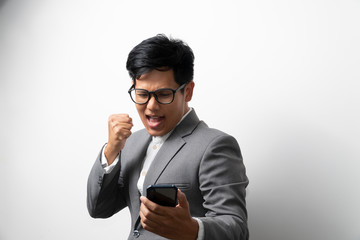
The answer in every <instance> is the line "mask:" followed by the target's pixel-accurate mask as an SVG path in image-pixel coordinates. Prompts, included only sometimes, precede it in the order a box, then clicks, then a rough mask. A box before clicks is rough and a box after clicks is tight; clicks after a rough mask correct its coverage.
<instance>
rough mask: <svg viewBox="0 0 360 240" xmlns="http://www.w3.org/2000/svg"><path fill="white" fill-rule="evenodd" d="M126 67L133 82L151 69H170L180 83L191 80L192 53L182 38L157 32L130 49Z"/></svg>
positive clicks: (192, 73) (192, 68) (192, 71)
mask: <svg viewBox="0 0 360 240" xmlns="http://www.w3.org/2000/svg"><path fill="white" fill-rule="evenodd" d="M126 69H127V70H128V72H129V75H130V77H131V78H132V80H133V81H134V82H135V81H136V79H138V78H140V76H141V75H143V74H145V73H148V72H150V71H151V70H154V69H156V70H159V71H167V70H170V69H172V70H173V72H174V79H175V81H176V82H177V83H178V84H179V85H182V84H184V83H188V82H191V81H192V80H193V77H194V54H193V51H192V50H191V48H190V47H189V46H188V45H187V44H186V43H184V42H183V41H182V40H180V39H173V38H168V37H166V36H165V35H164V34H158V35H156V36H155V37H151V38H149V39H146V40H144V41H142V42H141V43H140V44H138V45H137V46H135V47H134V48H133V49H132V50H131V52H130V53H129V56H128V59H127V62H126Z"/></svg>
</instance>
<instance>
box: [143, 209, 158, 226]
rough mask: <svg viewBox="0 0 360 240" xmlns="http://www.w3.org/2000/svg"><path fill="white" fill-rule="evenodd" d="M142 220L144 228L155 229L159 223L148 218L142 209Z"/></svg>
mask: <svg viewBox="0 0 360 240" xmlns="http://www.w3.org/2000/svg"><path fill="white" fill-rule="evenodd" d="M139 215H140V222H141V225H142V226H143V228H144V229H146V230H148V231H150V230H151V229H155V228H156V227H157V226H158V224H157V223H155V222H154V221H152V220H151V219H149V218H147V217H146V215H145V214H144V213H143V211H140V214H139Z"/></svg>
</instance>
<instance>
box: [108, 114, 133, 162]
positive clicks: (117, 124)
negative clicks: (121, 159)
mask: <svg viewBox="0 0 360 240" xmlns="http://www.w3.org/2000/svg"><path fill="white" fill-rule="evenodd" d="M132 127H133V124H132V119H131V117H129V115H128V114H113V115H110V117H109V121H108V128H109V139H108V143H107V145H106V148H105V151H104V153H105V157H106V159H107V162H108V164H109V165H110V164H112V163H113V162H114V160H115V158H116V157H117V155H118V154H119V153H120V151H121V150H122V149H123V148H124V145H125V142H126V139H127V138H128V137H129V136H130V135H131V128H132Z"/></svg>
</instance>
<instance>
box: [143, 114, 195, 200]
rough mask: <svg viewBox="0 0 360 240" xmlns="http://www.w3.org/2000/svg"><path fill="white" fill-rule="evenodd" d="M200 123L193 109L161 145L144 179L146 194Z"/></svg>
mask: <svg viewBox="0 0 360 240" xmlns="http://www.w3.org/2000/svg"><path fill="white" fill-rule="evenodd" d="M198 123H199V119H198V117H197V115H196V113H195V110H192V111H191V112H190V113H189V115H188V116H186V118H185V119H183V121H182V122H181V123H180V124H179V125H178V126H177V127H175V129H174V131H173V132H172V133H171V135H170V136H169V138H168V139H167V140H166V141H165V143H164V145H163V146H162V147H161V149H160V150H159V152H158V153H157V155H156V157H155V159H154V160H153V162H152V163H151V166H150V168H149V170H148V174H147V175H146V177H145V180H144V185H143V192H144V195H145V193H146V188H147V186H149V185H150V184H156V183H157V181H158V179H159V177H160V176H161V174H162V172H163V171H164V170H165V169H166V167H167V166H168V165H169V163H170V162H171V160H172V159H173V158H174V157H175V156H176V154H177V153H178V152H179V151H180V150H181V149H182V147H183V146H184V145H185V144H186V141H185V140H184V137H185V136H187V135H189V134H191V133H192V132H193V131H194V129H195V128H196V126H197V125H198Z"/></svg>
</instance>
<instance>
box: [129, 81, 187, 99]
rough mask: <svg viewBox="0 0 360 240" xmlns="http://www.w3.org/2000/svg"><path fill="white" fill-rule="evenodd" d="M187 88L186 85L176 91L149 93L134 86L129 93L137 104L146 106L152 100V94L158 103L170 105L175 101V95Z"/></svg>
mask: <svg viewBox="0 0 360 240" xmlns="http://www.w3.org/2000/svg"><path fill="white" fill-rule="evenodd" d="M185 86H186V83H185V84H183V85H181V86H180V87H178V88H177V89H175V90H174V89H171V88H160V89H157V90H155V91H151V92H149V91H148V90H146V89H141V88H135V85H132V86H131V88H130V89H129V91H128V93H129V94H130V97H131V100H132V101H133V102H134V103H136V104H146V103H147V102H148V101H149V100H150V98H151V94H152V95H154V97H155V100H156V101H157V102H158V103H160V104H170V103H172V102H173V101H174V98H175V93H176V92H177V91H179V90H181V89H183V88H184V87H185Z"/></svg>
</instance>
